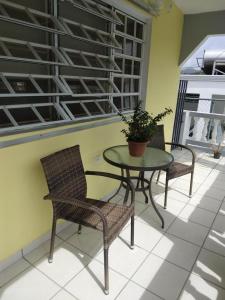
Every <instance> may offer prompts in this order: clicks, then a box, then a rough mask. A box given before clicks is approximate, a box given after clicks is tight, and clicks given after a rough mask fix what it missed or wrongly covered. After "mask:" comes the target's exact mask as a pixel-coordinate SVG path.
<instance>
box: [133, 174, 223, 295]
mask: <svg viewBox="0 0 225 300" xmlns="http://www.w3.org/2000/svg"><path fill="white" fill-rule="evenodd" d="M213 170H214V169H211V171H210V172H209V174H210V173H211V172H212V171H213ZM203 183H204V182H202V183H201V184H200V186H201V185H203ZM200 186H199V187H200ZM195 193H196V192H195ZM190 201H191V198H190V200H189V201H188V202H187V203H186V204H185V205H184V207H183V208H182V209H181V210H180V212H179V213H178V215H177V216H176V217H175V219H174V220H173V221H172V222H171V224H170V225H169V226H168V228H167V229H166V230H165V231H162V237H161V238H160V239H159V241H158V242H157V243H156V244H155V246H154V247H153V248H152V249H151V251H150V252H149V255H147V257H146V258H145V260H144V261H143V262H142V264H141V265H140V266H139V268H138V269H137V270H136V272H135V273H134V274H133V276H132V277H131V278H130V280H131V281H133V280H132V278H133V277H134V275H135V274H136V273H137V272H138V270H139V269H140V268H141V267H142V266H143V264H144V262H145V261H146V260H147V259H148V258H149V256H150V255H151V254H153V255H154V253H153V251H154V249H155V248H156V246H157V245H158V244H159V242H160V241H161V240H162V239H163V237H164V236H165V233H168V230H169V228H170V227H171V226H172V225H173V223H174V222H175V221H176V219H178V216H179V214H181V212H182V211H183V210H184V208H185V207H186V206H187V205H188V203H189V202H190ZM221 204H222V203H221ZM215 217H216V216H215ZM212 224H213V223H212ZM153 227H154V226H153ZM175 237H176V238H179V237H177V236H175ZM206 237H207V236H206ZM184 241H186V240H184ZM186 242H189V241H186ZM203 244H204V242H203ZM195 246H196V245H195ZM198 247H200V246H199V245H198ZM200 250H201V248H200ZM199 253H200V252H199ZM197 257H198V255H197ZM161 259H162V258H161ZM163 260H164V259H163ZM169 263H170V264H172V265H175V264H173V263H171V262H169ZM194 264H195V262H194ZM194 264H193V266H194ZM175 266H177V265H175ZM193 266H192V269H193ZM192 269H191V270H192ZM190 272H191V271H189V272H188V273H190ZM189 276H190V275H188V277H187V279H188V278H189ZM133 282H135V281H133ZM135 283H136V282H135ZM185 284H186V281H185ZM142 288H143V287H142ZM183 288H184V286H183V287H182V289H181V292H182V291H183ZM149 291H150V292H152V291H151V290H149ZM157 296H158V295H157ZM179 296H180V294H179V295H178V298H179Z"/></svg>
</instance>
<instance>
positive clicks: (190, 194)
mask: <svg viewBox="0 0 225 300" xmlns="http://www.w3.org/2000/svg"><path fill="white" fill-rule="evenodd" d="M193 179H194V171H192V172H191V181H190V189H189V197H191V196H192V187H193Z"/></svg>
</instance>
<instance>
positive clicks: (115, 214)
mask: <svg viewBox="0 0 225 300" xmlns="http://www.w3.org/2000/svg"><path fill="white" fill-rule="evenodd" d="M85 202H86V203H88V204H90V205H91V206H96V207H98V208H99V209H100V210H101V212H102V213H103V214H104V216H105V218H106V220H107V224H108V233H107V241H108V243H111V242H112V241H113V240H114V238H115V237H116V236H117V235H118V232H119V231H120V230H121V229H122V228H123V227H124V225H125V224H126V223H127V222H128V221H129V219H130V218H131V216H132V215H133V214H134V207H133V206H125V205H118V204H115V203H109V202H104V201H100V200H94V199H86V200H85ZM63 219H66V220H68V221H70V222H76V223H80V224H82V225H85V226H88V227H92V228H95V229H97V230H100V231H103V224H102V221H101V219H100V217H99V215H98V214H97V213H95V212H93V211H90V210H87V209H83V208H81V207H77V206H75V205H74V206H67V208H66V209H65V208H64V212H63Z"/></svg>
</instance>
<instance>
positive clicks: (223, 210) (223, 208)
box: [219, 201, 225, 216]
mask: <svg viewBox="0 0 225 300" xmlns="http://www.w3.org/2000/svg"><path fill="white" fill-rule="evenodd" d="M219 213H220V215H223V216H225V202H224V201H223V202H222V205H221V207H220V209H219Z"/></svg>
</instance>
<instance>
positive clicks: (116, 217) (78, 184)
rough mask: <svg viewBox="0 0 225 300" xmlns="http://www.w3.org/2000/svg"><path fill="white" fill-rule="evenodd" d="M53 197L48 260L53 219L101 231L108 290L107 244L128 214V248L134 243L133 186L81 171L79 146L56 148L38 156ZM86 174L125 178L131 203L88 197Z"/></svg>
mask: <svg viewBox="0 0 225 300" xmlns="http://www.w3.org/2000/svg"><path fill="white" fill-rule="evenodd" d="M41 163H42V166H43V169H44V173H45V176H46V179H47V183H48V188H49V194H48V195H47V196H45V197H44V199H47V200H48V199H49V200H51V201H52V206H53V223H52V235H51V246H50V254H49V263H51V262H52V261H53V251H54V241H55V233H56V222H57V220H58V219H64V220H67V221H71V222H74V223H78V224H79V232H80V233H81V225H85V226H88V227H92V228H94V229H97V230H100V231H102V232H103V244H104V275H105V293H106V294H108V293H109V271H108V248H109V246H110V244H111V243H112V241H113V240H114V239H115V238H116V237H117V236H118V235H119V233H120V231H121V230H122V229H123V227H124V225H125V224H126V223H127V222H128V221H129V219H130V218H131V248H133V246H134V188H133V186H132V183H130V182H129V180H127V179H126V178H124V177H122V176H118V175H114V174H109V173H104V172H94V171H87V172H86V173H84V169H83V164H82V160H81V156H80V149H79V146H78V145H77V146H74V147H71V148H67V149H64V150H61V151H59V152H56V153H54V154H52V155H49V156H47V157H44V158H42V159H41ZM85 175H97V176H104V177H108V178H112V179H116V180H119V181H120V182H124V183H125V184H126V185H127V188H128V189H129V190H130V191H131V204H130V205H129V206H125V205H118V204H114V203H109V202H103V201H100V200H98V201H96V200H94V199H89V198H87V183H86V178H85Z"/></svg>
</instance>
